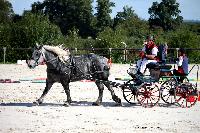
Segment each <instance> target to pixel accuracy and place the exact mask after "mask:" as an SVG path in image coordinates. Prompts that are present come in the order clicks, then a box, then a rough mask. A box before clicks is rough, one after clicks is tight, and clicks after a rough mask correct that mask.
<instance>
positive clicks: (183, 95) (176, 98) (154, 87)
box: [122, 63, 199, 108]
mask: <svg viewBox="0 0 200 133" xmlns="http://www.w3.org/2000/svg"><path fill="white" fill-rule="evenodd" d="M195 67H197V72H196V73H197V80H196V81H198V71H199V66H198V65H193V67H192V68H191V70H190V71H189V74H190V72H191V71H192V70H193V69H194V68H195ZM171 68H172V66H171V65H166V64H165V63H164V64H163V63H161V64H159V63H157V64H155V63H153V64H151V63H150V64H148V65H147V69H149V72H150V75H145V76H140V75H137V74H135V72H134V71H135V68H133V67H130V68H129V70H128V71H127V72H128V74H129V75H131V77H132V79H130V80H128V81H127V82H125V83H124V85H123V86H122V91H123V97H124V99H125V100H126V101H127V102H128V103H130V104H136V103H139V104H141V105H142V106H144V107H153V106H155V105H157V103H158V102H159V101H160V99H162V101H164V103H166V104H169V105H171V104H176V105H178V106H180V107H183V108H189V107H191V106H193V105H194V104H195V103H196V102H197V101H198V95H199V94H198V89H197V82H196V84H192V83H190V82H189V79H188V78H187V76H184V77H182V78H183V81H182V82H179V80H178V78H180V76H175V75H173V73H172V70H171ZM138 82H139V84H138Z"/></svg>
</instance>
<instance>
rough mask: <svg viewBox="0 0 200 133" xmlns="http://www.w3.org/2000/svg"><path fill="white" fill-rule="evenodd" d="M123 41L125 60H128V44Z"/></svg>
mask: <svg viewBox="0 0 200 133" xmlns="http://www.w3.org/2000/svg"><path fill="white" fill-rule="evenodd" d="M121 43H122V44H124V62H126V59H127V55H126V53H127V50H126V47H127V45H126V43H125V42H121Z"/></svg>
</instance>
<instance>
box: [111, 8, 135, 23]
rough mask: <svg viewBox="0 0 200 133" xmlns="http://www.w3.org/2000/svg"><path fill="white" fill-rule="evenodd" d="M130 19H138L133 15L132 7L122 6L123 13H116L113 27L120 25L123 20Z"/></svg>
mask: <svg viewBox="0 0 200 133" xmlns="http://www.w3.org/2000/svg"><path fill="white" fill-rule="evenodd" d="M131 18H138V16H137V14H135V13H134V10H133V9H132V7H128V6H124V7H123V12H118V13H117V15H116V17H115V18H114V27H115V26H117V25H118V24H119V23H122V22H124V21H125V20H128V19H131Z"/></svg>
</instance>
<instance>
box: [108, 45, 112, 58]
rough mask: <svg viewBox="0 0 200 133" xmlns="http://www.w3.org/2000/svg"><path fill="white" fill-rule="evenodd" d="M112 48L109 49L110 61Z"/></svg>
mask: <svg viewBox="0 0 200 133" xmlns="http://www.w3.org/2000/svg"><path fill="white" fill-rule="evenodd" d="M111 54H112V48H109V59H111Z"/></svg>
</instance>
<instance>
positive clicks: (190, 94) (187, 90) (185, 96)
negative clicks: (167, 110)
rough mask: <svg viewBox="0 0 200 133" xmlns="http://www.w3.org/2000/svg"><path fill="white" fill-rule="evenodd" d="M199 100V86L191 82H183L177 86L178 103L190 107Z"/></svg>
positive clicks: (183, 106)
mask: <svg viewBox="0 0 200 133" xmlns="http://www.w3.org/2000/svg"><path fill="white" fill-rule="evenodd" d="M197 100H198V91H197V88H196V87H195V86H194V85H192V84H191V83H182V84H180V85H179V86H177V88H176V103H178V105H179V106H180V107H182V108H190V107H192V106H193V105H195V103H196V102H197Z"/></svg>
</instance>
